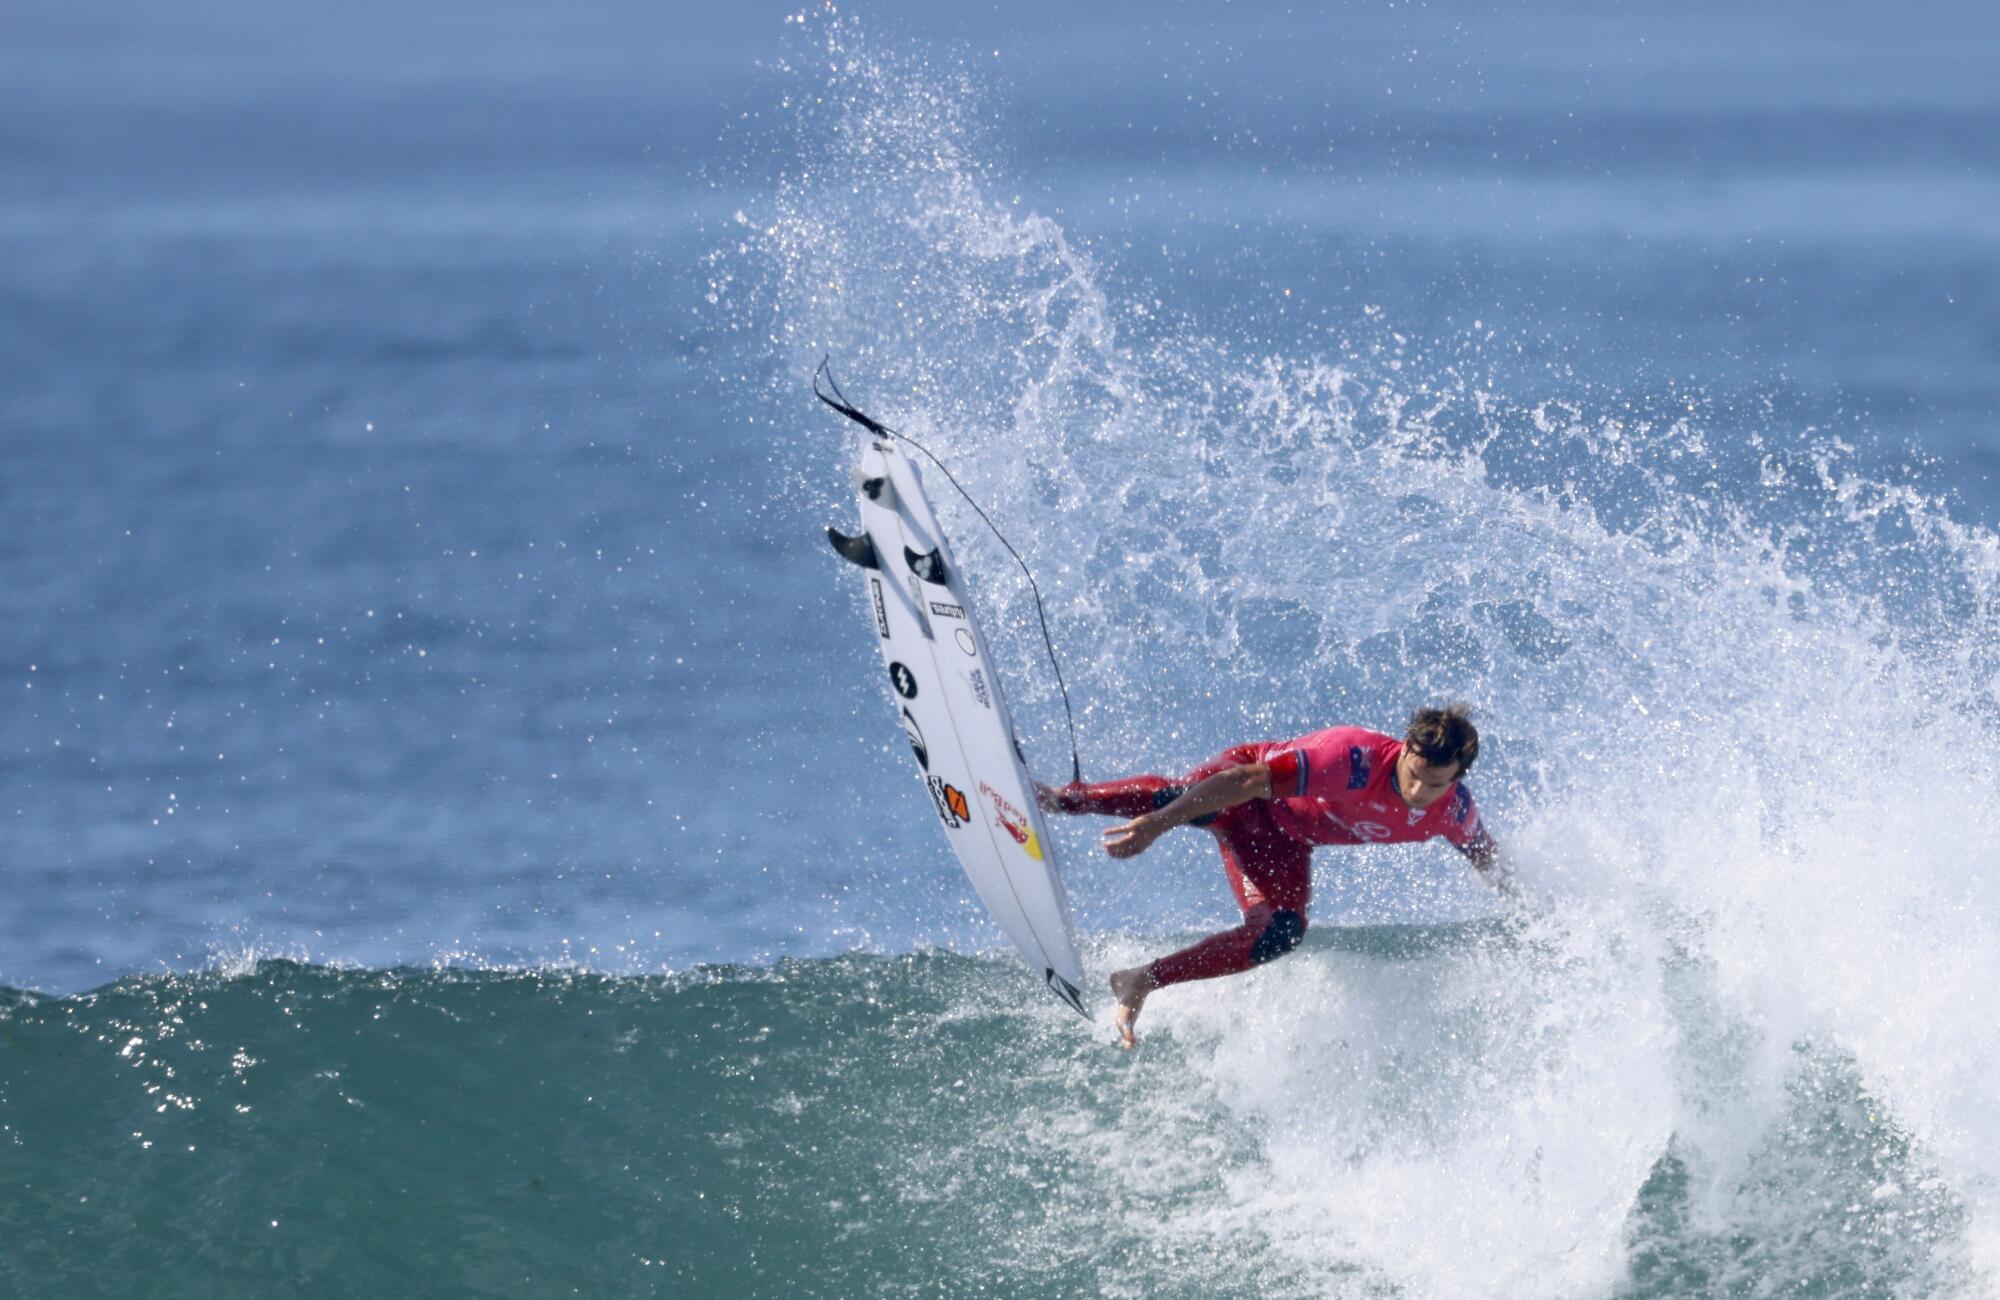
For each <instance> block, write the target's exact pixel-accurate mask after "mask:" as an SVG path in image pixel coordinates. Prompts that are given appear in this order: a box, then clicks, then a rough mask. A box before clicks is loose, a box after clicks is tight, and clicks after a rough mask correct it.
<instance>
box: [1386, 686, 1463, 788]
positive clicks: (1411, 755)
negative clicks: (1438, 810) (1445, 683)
mask: <svg viewBox="0 0 2000 1300" xmlns="http://www.w3.org/2000/svg"><path fill="white" fill-rule="evenodd" d="M1478 757H1479V728H1477V727H1475V726H1473V725H1472V716H1471V712H1470V710H1468V709H1467V708H1466V706H1465V705H1463V704H1447V705H1445V706H1444V707H1443V708H1441V709H1418V710H1417V711H1416V712H1415V713H1412V714H1411V715H1410V725H1409V727H1408V729H1407V730H1405V731H1404V733H1403V753H1402V755H1401V756H1400V757H1399V758H1397V760H1396V789H1397V792H1398V793H1400V794H1401V795H1402V796H1403V801H1404V802H1405V803H1407V804H1409V805H1410V807H1412V808H1428V807H1430V806H1431V805H1432V804H1434V803H1436V802H1437V801H1438V800H1439V799H1442V798H1444V796H1445V792H1446V791H1448V790H1450V789H1451V786H1452V783H1453V782H1454V781H1456V780H1458V778H1460V777H1462V776H1464V775H1465V773H1466V769H1468V768H1470V767H1471V766H1472V763H1473V760H1474V759H1476V758H1478Z"/></svg>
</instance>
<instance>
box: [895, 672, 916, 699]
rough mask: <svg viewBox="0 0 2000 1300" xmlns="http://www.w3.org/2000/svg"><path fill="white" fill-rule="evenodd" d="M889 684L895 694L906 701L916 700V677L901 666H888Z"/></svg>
mask: <svg viewBox="0 0 2000 1300" xmlns="http://www.w3.org/2000/svg"><path fill="white" fill-rule="evenodd" d="M889 684H890V685H891V686H893V687H895V688H896V694H898V695H900V696H902V697H903V698H904V699H906V700H914V699H916V698H917V675H916V674H915V673H913V672H911V671H910V670H909V669H908V668H905V667H904V666H903V665H902V664H899V663H892V664H890V665H889Z"/></svg>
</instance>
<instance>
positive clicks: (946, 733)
mask: <svg viewBox="0 0 2000 1300" xmlns="http://www.w3.org/2000/svg"><path fill="white" fill-rule="evenodd" d="M854 479H855V484H856V486H857V487H858V488H859V490H860V498H861V525H862V529H863V531H862V532H861V533H860V534H858V535H856V536H854V537H848V536H845V535H844V534H842V533H840V532H839V531H837V530H835V529H831V528H829V529H828V530H827V534H828V537H829V539H830V540H831V541H832V542H833V546H834V549H835V550H836V551H838V552H839V553H840V554H841V556H842V557H843V558H845V559H847V560H849V561H851V562H852V563H854V564H855V565H857V566H858V567H859V568H860V569H861V573H862V582H863V584H864V585H865V586H866V588H867V595H868V610H869V614H870V618H871V621H872V623H873V626H874V630H875V634H876V640H877V641H878V642H879V643H880V644H881V647H882V663H883V667H884V669H885V671H886V673H887V680H888V685H889V700H890V703H891V704H893V705H894V706H895V709H896V713H897V716H898V718H899V720H900V721H901V723H902V727H903V733H904V735H905V736H906V737H908V739H909V742H910V752H911V753H912V755H913V756H914V757H915V758H916V763H917V775H918V776H919V777H920V778H921V779H922V781H923V783H924V788H925V790H926V791H928V793H929V795H930V801H931V805H932V807H933V808H934V809H935V810H936V812H937V817H938V821H939V823H940V824H941V825H942V826H943V827H944V833H945V838H946V839H947V840H949V841H950V842H951V847H952V850H953V851H954V852H955V853H957V854H958V860H959V863H960V864H961V865H962V866H964V868H965V874H966V875H967V877H969V878H970V879H971V881H972V888H973V890H974V891H975V892H976V893H978V895H979V898H980V901H981V902H983V903H985V904H986V910H987V911H989V912H991V913H992V914H993V919H994V920H996V921H998V922H999V923H1000V928H1001V929H1002V930H1004V931H1006V933H1007V937H1008V938H1009V939H1010V940H1012V941H1013V944H1014V947H1015V948H1017V949H1019V950H1020V953H1021V956H1022V957H1023V958H1025V959H1026V960H1027V962H1028V965H1029V966H1030V967H1032V968H1033V969H1034V970H1035V971H1036V972H1037V973H1038V974H1040V975H1041V977H1042V980H1043V982H1044V983H1045V984H1047V985H1048V987H1049V989H1050V991H1052V992H1053V993H1055V995H1056V996H1057V997H1059V998H1061V999H1062V1000H1063V1001H1064V1002H1067V1003H1068V1004H1069V1005H1070V1006H1071V1007H1073V1008H1075V1009H1076V1011H1078V1012H1079V1013H1080V1014H1082V1015H1083V1016H1084V1017H1085V1018H1086V1019H1087V1018H1089V1016H1090V1012H1089V1010H1088V1009H1087V1008H1086V1007H1085V1006H1084V1001H1083V992H1082V989H1083V964H1082V962H1080V961H1079V960H1078V959H1077V955H1076V938H1075V934H1074V932H1073V931H1072V929H1071V926H1070V918H1069V901H1068V899H1067V898H1066V897H1065V896H1064V894H1063V887H1062V878H1061V877H1060V876H1059V875H1058V874H1057V871H1056V854H1055V845H1054V843H1053V842H1052V841H1051V840H1050V839H1049V834H1048V828H1047V826H1046V824H1045V823H1044V821H1043V819H1042V810H1041V808H1040V806H1038V805H1037V804H1036V802H1035V787H1034V784H1033V782H1032V780H1031V779H1030V777H1029V775H1028V769H1027V764H1026V762H1025V761H1024V760H1023V757H1022V755H1021V751H1020V747H1019V746H1018V745H1017V744H1016V742H1015V739H1014V722H1013V719H1012V717H1011V716H1010V715H1009V714H1008V712H1007V697H1006V696H1005V695H1004V694H1003V693H1002V692H1001V689H1000V679H999V677H998V675H996V674H995V673H994V671H993V666H992V659H991V656H990V655H989V654H988V653H987V648H986V638H985V636H984V635H983V634H982V633H981V632H980V630H979V621H978V619H977V617H976V616H975V614H974V612H973V605H972V600H971V595H970V591H969V590H968V588H967V586H966V583H965V575H964V574H963V573H961V572H960V571H959V567H958V561H957V559H956V558H954V557H953V555H952V553H951V545H950V543H949V542H947V541H946V540H945V536H944V530H943V529H941V528H939V527H938V523H937V516H936V515H935V514H934V513H933V512H932V510H931V503H930V500H929V498H927V497H926V496H925V495H924V488H923V481H922V479H921V478H920V477H919V476H918V474H917V467H916V466H915V465H913V464H911V463H910V460H909V458H908V457H907V456H905V455H904V454H903V451H902V449H901V448H900V447H898V446H897V445H896V443H895V442H894V440H893V439H891V438H887V437H879V436H878V437H876V438H875V439H873V441H872V442H871V444H870V445H869V447H868V449H867V450H866V451H865V452H864V453H862V457H861V464H860V466H859V468H858V469H857V470H856V471H855V476H854Z"/></svg>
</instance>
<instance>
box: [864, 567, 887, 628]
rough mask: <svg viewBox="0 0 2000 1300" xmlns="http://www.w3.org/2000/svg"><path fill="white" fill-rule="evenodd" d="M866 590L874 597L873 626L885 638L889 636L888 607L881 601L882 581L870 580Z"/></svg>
mask: <svg viewBox="0 0 2000 1300" xmlns="http://www.w3.org/2000/svg"><path fill="white" fill-rule="evenodd" d="M868 590H869V592H870V593H871V594H872V595H873V596H874V597H875V626H876V628H877V629H878V630H879V631H880V632H881V633H882V635H883V636H885V637H886V636H888V635H889V606H888V605H887V604H886V603H885V602H884V601H883V599H882V580H881V579H880V578H870V579H869V580H868Z"/></svg>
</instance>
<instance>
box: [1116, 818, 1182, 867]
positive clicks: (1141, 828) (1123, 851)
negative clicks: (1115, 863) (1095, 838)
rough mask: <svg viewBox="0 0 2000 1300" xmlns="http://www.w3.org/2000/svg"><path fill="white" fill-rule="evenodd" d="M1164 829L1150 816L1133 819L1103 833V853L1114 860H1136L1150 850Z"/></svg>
mask: <svg viewBox="0 0 2000 1300" xmlns="http://www.w3.org/2000/svg"><path fill="white" fill-rule="evenodd" d="M1166 829H1167V828H1166V827H1165V826H1162V825H1160V824H1159V823H1158V822H1157V821H1155V820H1154V819H1153V818H1151V817H1150V816H1148V817H1134V818H1133V819H1132V820H1131V821H1129V822H1126V823H1124V824H1123V825H1119V826H1113V827H1112V828H1111V829H1110V830H1108V831H1106V832H1104V851H1105V852H1106V853H1109V854H1110V855H1111V856H1112V857H1114V858H1136V857H1138V856H1139V855H1140V854H1141V853H1144V852H1145V851H1146V850H1147V849H1149V848H1151V847H1152V846H1153V841H1154V840H1156V839H1158V838H1160V835H1161V833H1162V832H1164V831H1165V830H1166Z"/></svg>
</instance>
